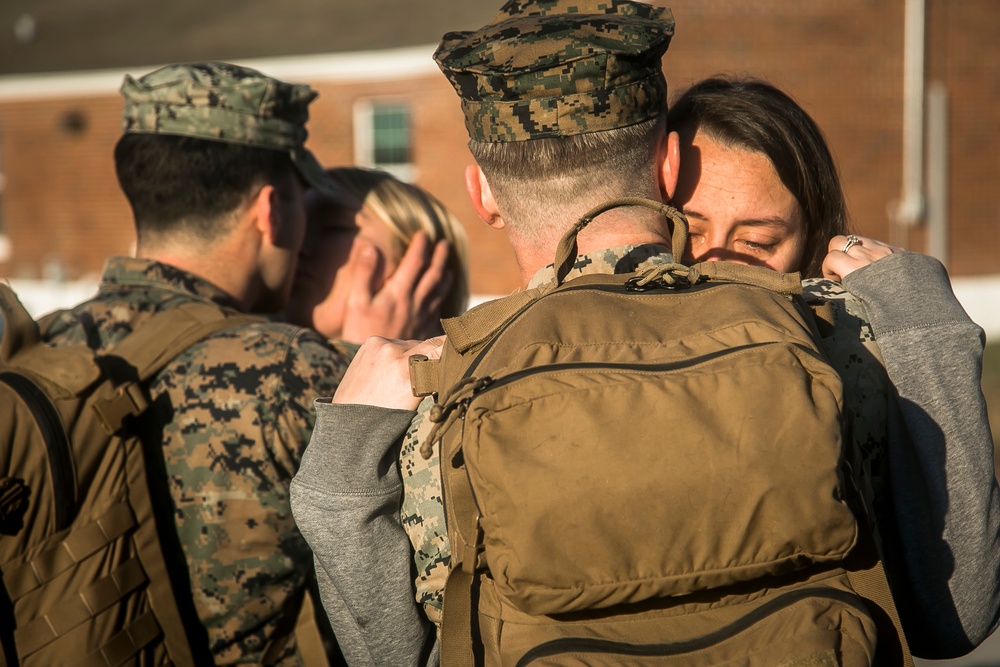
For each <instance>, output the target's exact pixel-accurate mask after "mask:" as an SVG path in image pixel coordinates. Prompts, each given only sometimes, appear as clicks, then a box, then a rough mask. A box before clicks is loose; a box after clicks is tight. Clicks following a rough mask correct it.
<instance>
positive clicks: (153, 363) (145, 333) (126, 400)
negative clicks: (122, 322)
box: [93, 302, 265, 433]
mask: <svg viewBox="0 0 1000 667" xmlns="http://www.w3.org/2000/svg"><path fill="white" fill-rule="evenodd" d="M263 321H265V320H264V318H262V317H260V316H257V315H246V314H242V313H237V312H235V311H229V310H224V309H223V308H221V307H220V306H216V305H212V304H208V303H198V302H195V303H185V304H182V305H180V306H177V307H176V308H170V309H167V310H164V311H161V312H159V313H157V314H155V315H153V316H152V317H151V318H149V320H147V321H146V322H144V323H143V324H142V325H141V326H139V327H138V328H137V329H136V330H135V331H133V332H132V333H131V334H129V335H128V336H126V337H125V338H124V339H122V341H121V342H120V343H118V344H117V345H115V346H114V347H112V348H111V349H110V350H108V351H107V352H106V353H105V354H104V356H107V357H119V358H121V359H123V360H125V362H126V363H128V364H129V365H130V366H132V367H133V368H135V369H136V372H137V375H138V377H137V381H128V382H121V381H118V382H115V383H113V385H109V386H107V387H105V388H104V390H103V395H102V396H100V397H99V398H97V399H95V400H94V402H93V407H94V411H95V413H96V414H97V417H98V419H99V420H100V422H101V424H102V426H103V427H104V429H105V430H106V431H107V432H108V433H115V432H116V431H117V430H118V429H119V428H120V427H121V424H122V420H123V419H124V418H125V417H126V416H128V415H139V414H141V413H142V412H143V411H144V410H145V409H146V398H145V392H144V391H143V390H142V389H141V388H140V386H139V385H140V384H141V383H142V382H145V381H146V380H148V379H149V378H150V377H152V376H153V375H155V374H156V373H157V372H158V371H159V370H160V369H161V368H163V367H164V366H165V365H167V364H168V363H170V361H172V360H173V359H174V358H175V357H177V356H178V355H179V354H181V353H182V352H184V350H186V349H187V348H189V347H191V346H192V345H194V344H195V343H197V342H198V341H200V340H202V339H204V338H207V337H208V336H209V335H211V334H213V333H215V332H217V331H222V330H224V329H231V328H233V327H238V326H242V325H245V324H252V323H255V322H263ZM113 379H115V378H113ZM119 380H120V379H119Z"/></svg>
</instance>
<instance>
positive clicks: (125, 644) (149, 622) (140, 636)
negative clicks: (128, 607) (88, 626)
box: [73, 612, 169, 667]
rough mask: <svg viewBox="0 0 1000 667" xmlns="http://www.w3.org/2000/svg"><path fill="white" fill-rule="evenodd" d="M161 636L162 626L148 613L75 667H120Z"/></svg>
mask: <svg viewBox="0 0 1000 667" xmlns="http://www.w3.org/2000/svg"><path fill="white" fill-rule="evenodd" d="M159 636H160V626H158V625H157V624H156V619H155V618H154V617H153V613H152V612H146V613H145V614H143V615H142V616H140V617H139V618H137V619H135V620H134V621H132V622H131V623H129V624H128V625H127V626H126V627H125V629H124V630H122V631H121V632H119V633H117V634H115V636H114V637H112V638H111V639H109V640H108V641H107V643H105V644H104V646H102V647H101V648H100V649H98V650H97V651H94V652H93V653H91V654H90V655H88V656H87V657H86V658H84V659H83V660H80V661H79V662H77V663H75V664H74V665H73V667H119V666H120V665H124V664H126V663H127V662H129V661H130V660H131V659H132V658H133V657H135V655H136V654H137V653H139V651H141V650H142V649H143V648H145V647H146V646H148V645H150V644H152V643H153V642H154V641H156V639H157V638H158V637H159ZM168 664H169V663H168Z"/></svg>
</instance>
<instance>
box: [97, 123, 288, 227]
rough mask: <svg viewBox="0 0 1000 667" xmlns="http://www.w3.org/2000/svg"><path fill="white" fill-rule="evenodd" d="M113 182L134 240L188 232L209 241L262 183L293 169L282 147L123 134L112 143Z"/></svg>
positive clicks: (285, 175)
mask: <svg viewBox="0 0 1000 667" xmlns="http://www.w3.org/2000/svg"><path fill="white" fill-rule="evenodd" d="M115 171H116V172H117V175H118V182H119V184H120V185H121V188H122V190H123V191H124V193H125V196H126V198H127V199H128V202H129V204H130V205H131V207H132V212H133V216H134V218H135V224H136V231H137V233H138V235H139V239H140V240H142V239H143V238H144V237H147V236H156V237H163V236H168V235H172V234H188V235H191V236H193V237H194V238H197V239H200V240H204V241H211V240H213V239H216V238H219V236H221V235H223V234H225V233H227V232H228V231H229V230H230V228H231V224H232V218H231V216H230V214H232V213H235V212H236V211H237V209H238V208H239V207H241V206H243V205H244V204H245V203H247V202H248V201H249V200H250V198H251V197H253V196H254V194H255V193H256V191H257V189H258V188H260V187H261V186H263V185H267V184H271V185H275V186H278V185H280V184H282V183H284V182H285V181H286V180H287V179H288V178H289V177H290V176H292V175H293V173H294V166H293V164H292V160H291V157H290V156H289V154H288V152H287V151H277V150H269V149H266V148H256V147H253V146H246V145H242V144H233V143H223V142H219V141H210V140H205V139H197V138H193V137H182V136H172V135H165V134H125V135H122V137H121V138H120V139H119V140H118V143H117V144H116V145H115Z"/></svg>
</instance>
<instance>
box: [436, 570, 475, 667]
mask: <svg viewBox="0 0 1000 667" xmlns="http://www.w3.org/2000/svg"><path fill="white" fill-rule="evenodd" d="M475 576H476V575H475V574H469V573H468V572H466V571H465V570H464V569H463V568H462V567H452V568H451V572H450V573H449V574H448V583H447V584H445V589H444V590H445V594H444V609H443V614H442V617H441V667H459V666H461V667H470V666H472V665H474V664H475V658H474V655H475V654H474V651H473V647H472V581H473V577H475Z"/></svg>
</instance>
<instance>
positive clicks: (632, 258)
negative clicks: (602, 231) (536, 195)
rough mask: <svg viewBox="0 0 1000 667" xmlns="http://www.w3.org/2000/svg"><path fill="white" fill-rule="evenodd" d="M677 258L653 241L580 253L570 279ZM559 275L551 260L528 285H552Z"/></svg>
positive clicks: (570, 272)
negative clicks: (584, 253)
mask: <svg viewBox="0 0 1000 667" xmlns="http://www.w3.org/2000/svg"><path fill="white" fill-rule="evenodd" d="M673 261H674V260H673V256H672V255H671V254H670V249H669V248H667V247H666V246H662V245H657V244H653V243H646V244H629V245H623V246H618V247H617V248H608V249H607V250H597V251H594V252H590V253H587V254H586V255H578V256H577V258H576V261H575V262H573V267H572V268H571V269H570V270H569V273H568V274H567V275H566V280H572V279H573V278H578V277H580V276H584V275H587V274H590V273H633V272H634V271H636V270H637V269H638V268H639V267H640V266H642V265H643V264H647V263H648V264H670V263H672V262H673ZM555 279H556V270H555V267H554V265H552V264H549V265H548V266H546V267H545V268H542V269H539V270H538V271H537V272H536V273H535V275H534V276H532V277H531V281H530V282H529V283H528V289H533V288H535V287H543V286H546V285H549V284H551V283H553V282H555Z"/></svg>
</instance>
